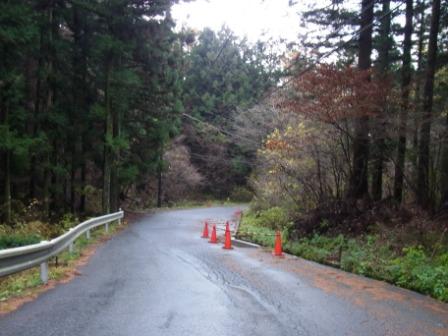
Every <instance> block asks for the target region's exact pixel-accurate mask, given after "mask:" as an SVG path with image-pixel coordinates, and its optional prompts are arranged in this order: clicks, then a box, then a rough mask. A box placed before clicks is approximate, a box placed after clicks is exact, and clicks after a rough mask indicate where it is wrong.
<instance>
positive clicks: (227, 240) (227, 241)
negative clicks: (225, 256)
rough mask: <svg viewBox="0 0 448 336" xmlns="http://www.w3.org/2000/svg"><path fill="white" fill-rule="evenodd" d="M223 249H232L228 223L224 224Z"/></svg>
mask: <svg viewBox="0 0 448 336" xmlns="http://www.w3.org/2000/svg"><path fill="white" fill-rule="evenodd" d="M223 249H225V250H231V249H232V239H231V237H230V230H229V226H228V225H226V233H225V240H224V246H223Z"/></svg>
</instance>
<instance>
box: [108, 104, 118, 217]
mask: <svg viewBox="0 0 448 336" xmlns="http://www.w3.org/2000/svg"><path fill="white" fill-rule="evenodd" d="M120 126H121V125H120V115H119V113H118V111H116V110H115V111H114V113H113V137H114V139H117V138H118V137H119V136H120ZM119 163H120V151H119V150H118V149H114V151H113V162H112V171H111V186H110V189H111V195H110V196H111V200H110V202H111V210H112V211H113V212H115V211H118V208H119V207H120V204H119V196H120V183H119Z"/></svg>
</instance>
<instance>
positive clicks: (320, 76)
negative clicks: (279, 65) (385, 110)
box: [280, 65, 390, 123]
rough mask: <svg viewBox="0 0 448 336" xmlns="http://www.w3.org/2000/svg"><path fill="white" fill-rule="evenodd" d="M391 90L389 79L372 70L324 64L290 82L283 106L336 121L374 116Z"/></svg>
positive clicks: (322, 118) (282, 101)
mask: <svg viewBox="0 0 448 336" xmlns="http://www.w3.org/2000/svg"><path fill="white" fill-rule="evenodd" d="M389 92H390V85H389V82H388V81H387V80H384V79H382V80H380V79H379V76H373V75H372V73H371V71H369V70H359V69H357V68H353V67H345V68H342V69H340V68H337V67H336V66H334V65H321V66H319V67H317V68H315V69H314V70H312V71H308V72H306V73H304V74H302V75H300V76H297V77H294V78H292V79H291V80H290V82H289V83H288V87H287V89H286V90H285V92H284V94H283V96H282V100H281V102H280V106H281V107H282V108H284V109H287V110H289V111H293V112H295V113H298V114H301V115H304V116H306V117H309V118H312V119H315V120H318V121H322V122H326V123H335V122H338V121H340V120H343V119H347V118H357V117H361V116H366V115H367V116H375V115H376V114H377V113H378V110H379V109H380V108H381V106H382V104H383V101H384V98H385V97H386V96H387V95H388V93H389Z"/></svg>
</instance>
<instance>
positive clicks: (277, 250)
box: [272, 231, 283, 257]
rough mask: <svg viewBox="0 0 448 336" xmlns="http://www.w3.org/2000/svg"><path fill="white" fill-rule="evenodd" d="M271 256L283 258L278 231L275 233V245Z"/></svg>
mask: <svg viewBox="0 0 448 336" xmlns="http://www.w3.org/2000/svg"><path fill="white" fill-rule="evenodd" d="M272 254H273V255H274V256H276V257H283V251H282V236H281V235H280V231H277V232H276V233H275V245H274V251H273V252H272Z"/></svg>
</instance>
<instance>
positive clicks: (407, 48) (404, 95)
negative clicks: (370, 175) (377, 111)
mask: <svg viewBox="0 0 448 336" xmlns="http://www.w3.org/2000/svg"><path fill="white" fill-rule="evenodd" d="M413 2H414V1H413V0H406V24H405V27H404V41H403V66H402V69H401V106H400V115H399V121H398V147H397V159H396V164H395V179H394V198H395V200H396V201H397V203H401V201H402V198H403V178H404V164H405V155H406V133H407V123H408V109H409V92H410V85H411V49H412V30H413V29H412V18H413V16H414V8H413Z"/></svg>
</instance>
